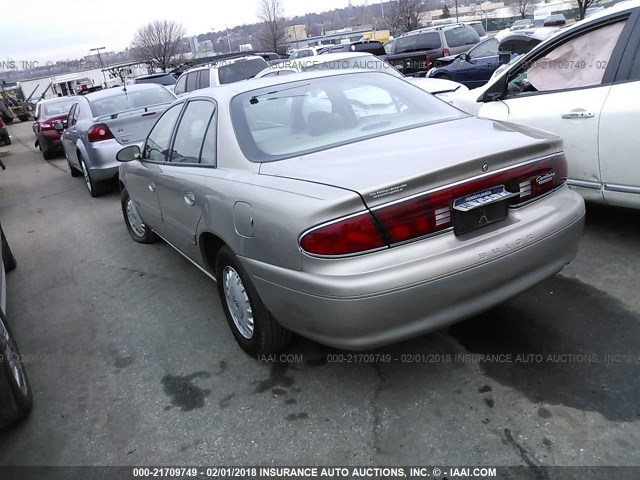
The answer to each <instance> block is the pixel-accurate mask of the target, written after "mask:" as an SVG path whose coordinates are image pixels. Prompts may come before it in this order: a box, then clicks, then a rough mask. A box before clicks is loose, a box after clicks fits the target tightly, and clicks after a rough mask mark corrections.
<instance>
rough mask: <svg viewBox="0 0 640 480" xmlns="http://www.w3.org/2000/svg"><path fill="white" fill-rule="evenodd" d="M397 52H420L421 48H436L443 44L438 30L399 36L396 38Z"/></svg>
mask: <svg viewBox="0 0 640 480" xmlns="http://www.w3.org/2000/svg"><path fill="white" fill-rule="evenodd" d="M394 42H395V44H396V45H395V53H410V52H419V51H420V50H435V49H437V48H440V47H441V46H442V43H441V42H440V34H439V33H438V32H427V33H418V34H414V35H407V36H406V37H399V38H396V39H395V40H394Z"/></svg>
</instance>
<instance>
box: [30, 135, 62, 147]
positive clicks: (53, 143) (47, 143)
mask: <svg viewBox="0 0 640 480" xmlns="http://www.w3.org/2000/svg"><path fill="white" fill-rule="evenodd" d="M36 138H37V139H38V143H39V144H40V148H41V149H42V150H49V151H55V150H59V151H62V150H63V148H62V138H61V137H60V134H59V133H58V132H56V131H53V132H41V133H40V134H39V135H36Z"/></svg>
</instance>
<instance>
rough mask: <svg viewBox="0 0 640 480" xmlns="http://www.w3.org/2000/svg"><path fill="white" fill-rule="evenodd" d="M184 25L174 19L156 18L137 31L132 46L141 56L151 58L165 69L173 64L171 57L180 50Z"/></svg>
mask: <svg viewBox="0 0 640 480" xmlns="http://www.w3.org/2000/svg"><path fill="white" fill-rule="evenodd" d="M184 34H185V29H184V27H183V26H182V25H181V24H180V23H177V22H174V21H173V20H154V21H153V22H151V23H148V24H147V25H145V26H144V27H141V28H140V29H138V31H137V32H136V35H135V37H134V38H133V42H131V48H133V49H135V50H137V51H138V55H139V56H140V57H141V58H144V59H147V60H151V61H153V62H154V63H156V64H157V65H158V66H159V67H160V68H161V69H162V70H163V71H165V72H166V71H167V67H169V66H170V64H171V57H173V56H174V55H176V54H177V53H178V52H179V50H180V42H181V41H182V38H183V37H184Z"/></svg>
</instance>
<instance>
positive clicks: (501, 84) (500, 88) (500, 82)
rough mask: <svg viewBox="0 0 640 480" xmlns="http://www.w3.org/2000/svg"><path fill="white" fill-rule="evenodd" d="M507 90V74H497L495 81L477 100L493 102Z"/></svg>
mask: <svg viewBox="0 0 640 480" xmlns="http://www.w3.org/2000/svg"><path fill="white" fill-rule="evenodd" d="M506 92H507V75H506V74H505V75H501V76H499V77H498V78H497V79H496V81H495V82H493V84H492V85H491V86H490V87H489V88H488V89H487V90H486V91H485V92H484V94H483V95H482V97H480V98H479V99H478V101H480V102H483V103H487V102H495V101H496V100H498V99H500V98H502V97H503V96H504V94H505V93H506Z"/></svg>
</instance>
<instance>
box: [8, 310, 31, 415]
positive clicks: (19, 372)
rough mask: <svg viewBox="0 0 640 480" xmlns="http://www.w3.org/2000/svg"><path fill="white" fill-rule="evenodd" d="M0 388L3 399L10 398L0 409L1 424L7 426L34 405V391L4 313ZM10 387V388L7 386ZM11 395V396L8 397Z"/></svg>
mask: <svg viewBox="0 0 640 480" xmlns="http://www.w3.org/2000/svg"><path fill="white" fill-rule="evenodd" d="M0 355H1V357H2V360H0V375H3V376H4V378H2V379H0V388H2V387H5V388H3V390H6V391H3V392H0V393H2V396H3V399H6V400H9V403H8V404H7V405H4V402H3V405H2V408H1V409H0V412H1V414H0V426H7V425H9V424H11V423H14V422H16V421H18V420H20V419H22V418H24V417H25V416H26V415H27V414H28V413H29V412H30V411H31V408H32V407H33V392H32V391H31V385H30V384H29V379H28V378H27V372H26V371H25V370H24V364H23V363H22V358H21V357H20V351H19V350H18V346H17V345H16V342H15V340H14V337H13V334H12V333H11V330H10V329H9V326H8V325H7V323H6V321H5V318H4V315H2V314H0ZM6 387H8V388H6ZM6 397H9V398H6Z"/></svg>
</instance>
